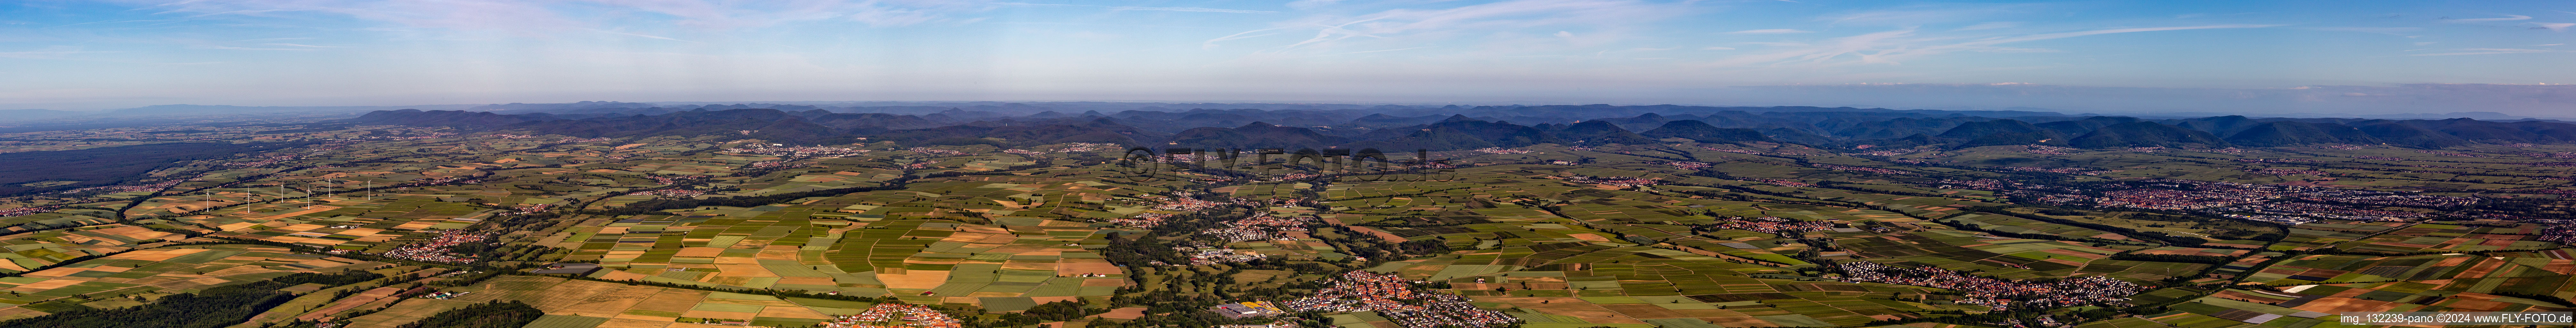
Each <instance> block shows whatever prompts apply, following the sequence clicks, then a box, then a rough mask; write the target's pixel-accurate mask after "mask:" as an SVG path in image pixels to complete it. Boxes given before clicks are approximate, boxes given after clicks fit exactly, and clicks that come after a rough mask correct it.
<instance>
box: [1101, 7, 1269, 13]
mask: <svg viewBox="0 0 2576 328" xmlns="http://www.w3.org/2000/svg"><path fill="white" fill-rule="evenodd" d="M1109 10H1119V11H1124V10H1145V11H1185V12H1202V13H1237V14H1264V13H1275V12H1276V11H1262V10H1241V9H1217V8H1199V7H1109Z"/></svg>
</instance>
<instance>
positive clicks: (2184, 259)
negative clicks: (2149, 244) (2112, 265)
mask: <svg viewBox="0 0 2576 328" xmlns="http://www.w3.org/2000/svg"><path fill="white" fill-rule="evenodd" d="M2110 259H2113V260H2122V261H2147V262H2174V263H2200V264H2227V263H2229V262H2235V261H2236V259H2235V258H2231V257H2225V256H2208V255H2176V254H2130V253H2120V254H2111V257H2110Z"/></svg>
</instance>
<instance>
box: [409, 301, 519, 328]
mask: <svg viewBox="0 0 2576 328" xmlns="http://www.w3.org/2000/svg"><path fill="white" fill-rule="evenodd" d="M543 316H546V311H545V310H539V309H537V307H534V306H528V304H527V303H519V301H510V302H508V303H502V302H497V301H496V302H488V303H483V304H475V305H467V306H465V307H462V308H457V309H455V310H447V312H439V313H438V314H436V315H431V316H429V317H428V318H423V319H420V321H413V322H412V323H406V324H402V325H401V326H394V327H396V328H519V327H520V326H526V325H528V322H530V321H537V317H543Z"/></svg>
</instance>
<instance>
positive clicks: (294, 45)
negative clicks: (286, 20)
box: [261, 43, 348, 48]
mask: <svg viewBox="0 0 2576 328" xmlns="http://www.w3.org/2000/svg"><path fill="white" fill-rule="evenodd" d="M261 44H265V45H272V46H288V47H306V48H348V47H343V46H317V45H310V44H295V43H261Z"/></svg>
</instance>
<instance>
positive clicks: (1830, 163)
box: [0, 127, 2576, 328]
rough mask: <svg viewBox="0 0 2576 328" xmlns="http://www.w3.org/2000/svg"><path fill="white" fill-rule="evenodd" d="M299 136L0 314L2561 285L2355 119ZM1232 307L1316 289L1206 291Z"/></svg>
mask: <svg viewBox="0 0 2576 328" xmlns="http://www.w3.org/2000/svg"><path fill="white" fill-rule="evenodd" d="M326 135H327V136H331V138H322V137H320V136H321V135H317V136H316V137H314V138H317V140H314V141H315V142H314V143H311V144H305V145H299V146H296V147H292V148H289V149H281V150H278V151H277V152H274V153H263V154H259V155H256V156H242V157H235V158H227V159H220V160H204V161H196V162H187V163H174V165H176V166H173V167H172V168H167V169H163V170H160V171H158V172H161V173H163V175H161V176H158V177H157V178H156V179H159V180H151V181H138V182H137V184H136V185H134V186H130V187H133V188H126V189H115V190H108V189H100V190H94V191H96V192H86V193H67V194H48V195H43V196H27V197H19V198H14V199H12V202H14V203H11V204H9V206H14V207H12V208H44V209H46V210H44V211H29V212H32V213H25V214H21V215H15V216H9V217H5V218H0V223H6V224H11V225H9V226H7V227H6V228H0V229H8V230H9V231H8V232H9V233H8V234H6V235H0V247H5V248H7V252H0V258H6V259H8V261H7V262H0V274H5V275H6V277H0V291H6V292H8V294H7V296H0V305H6V306H0V319H17V318H33V317H39V316H46V315H49V314H55V313H65V312H71V311H73V310H79V309H115V308H132V307H138V306H146V305H150V304H157V303H154V302H160V301H161V300H164V299H169V297H170V296H172V295H180V294H188V293H195V292H199V291H203V290H206V289H207V288H213V287H220V286H230V285H240V284H251V283H258V282H261V281H266V280H269V279H278V278H280V277H287V276H289V275H293V274H298V273H340V272H367V273H370V274H377V275H382V276H383V278H374V279H369V280H367V281H363V282H357V283H344V284H335V285H322V284H302V285H294V286H293V287H291V288H283V289H279V290H278V291H279V292H280V293H285V294H284V296H280V297H282V298H281V301H279V302H276V304H274V305H266V304H263V306H267V307H265V308H260V309H257V310H259V311H257V312H256V313H253V314H254V315H252V316H250V317H248V318H247V319H243V320H244V321H243V322H240V323H237V324H236V326H235V327H237V328H257V327H263V326H277V325H315V324H321V323H328V324H333V325H339V326H341V327H368V328H392V327H397V326H400V325H402V324H405V323H410V322H415V321H419V320H424V319H426V318H432V317H435V316H438V315H440V314H441V313H449V312H450V311H461V310H460V309H465V308H467V307H468V306H471V305H475V304H486V303H489V302H505V303H506V302H513V301H515V302H520V303H524V304H527V305H528V306H531V307H533V308H535V309H537V311H542V312H543V316H542V317H540V318H537V319H534V320H535V321H533V322H532V323H530V324H529V325H528V326H529V327H546V328H595V327H693V326H701V325H749V326H765V327H805V326H817V325H843V326H847V325H851V324H852V323H850V322H856V321H852V320H857V319H853V318H854V317H852V316H856V315H859V314H861V313H866V312H867V311H870V309H876V308H880V307H878V306H879V305H902V307H900V308H904V309H912V308H913V307H912V306H920V307H921V309H928V310H922V311H932V312H937V313H940V314H941V315H944V316H948V317H951V318H954V319H955V320H959V321H958V323H957V324H958V325H959V327H941V328H994V327H1029V326H1034V325H1038V324H1041V323H1045V324H1048V325H1050V327H1068V326H1079V327H1103V328H1115V327H1161V326H1172V325H1177V326H1213V325H1224V324H1256V325H1257V324H1279V325H1296V326H1297V327H1322V326H1336V327H1348V328H1432V327H1428V326H1426V327H1413V326H1422V325H1434V326H1436V325H1439V324H1452V325H1456V324H1470V325H1490V326H1499V325H1504V324H1513V325H1519V326H1523V327H1553V328H1586V327H1602V326H1607V327H1622V328H1654V327H1688V328H1714V327H1877V326H1890V325H1906V326H1909V327H1917V328H1955V327H1970V326H1976V327H1988V326H1993V327H2009V326H2016V325H2018V326H2022V327H2062V326H2076V327H2086V328H2099V327H2111V328H2146V327H2172V326H2181V327H2208V328H2233V327H2252V326H2271V327H2281V328H2306V327H2310V326H2313V325H2316V324H2320V323H2323V322H2332V321H2334V320H2335V319H2337V318H2336V317H2334V316H2333V315H2322V314H2321V313H2337V312H2340V311H2414V310H2423V311H2442V310H2455V311H2544V310H2557V309H2565V308H2566V306H2568V305H2569V304H2562V303H2557V302H2563V300H2559V299H2561V298H2565V297H2570V296H2576V294H2570V293H2569V292H2566V291H2569V290H2576V287H2570V286H2566V285H2567V283H2568V281H2567V278H2566V277H2567V276H2569V275H2571V274H2576V271H2571V269H2569V268H2571V267H2576V266H2571V265H2569V264H2568V263H2569V262H2568V261H2570V260H2569V259H2570V258H2571V256H2570V255H2569V254H2568V253H2567V251H2566V250H2564V249H2563V248H2561V246H2562V244H2560V243H2561V242H2564V241H2566V240H2567V239H2566V237H2567V236H2568V235H2569V234H2570V233H2571V232H2570V231H2568V230H2564V229H2555V228H2552V227H2553V226H2552V225H2551V224H2555V223H2557V222H2559V221H2549V220H2554V219H2551V218H2553V216H2551V215H2560V214H2563V210H2561V208H2563V207H2561V206H2559V205H2561V204H2560V203H2558V198H2556V197H2558V196H2561V195H2566V194H2567V193H2564V192H2559V191H2557V190H2560V189H2558V188H2559V187H2555V186H2554V185H2555V184H2558V183H2563V182H2564V181H2565V180H2551V179H2541V178H2509V177H2510V176H2503V175H2485V176H2481V175H2476V174H2471V173H2469V172H2452V173H2427V172H2430V171H2428V170H2427V169H2428V168H2425V167H2417V166H2403V167H2409V168H2408V169H2404V170H2412V171H2417V172H2398V171H2394V170H2398V169H2395V168H2396V167H2400V166H2390V165H2393V164H2398V163H2415V162H2427V163H2450V164H2461V165H2468V164H2464V163H2460V162H2461V159H2459V158H2450V159H2446V160H2451V161H2450V162H2432V161H2418V160H2412V159H2425V160H2431V159H2436V158H2438V157H2440V156H2449V155H2434V154H2431V153H2416V152H2412V151H2398V150H2392V149H2379V148H2370V147H2359V146H2356V147H2358V148H2362V149H2359V150H2355V149H2340V148H2322V147H2306V146H2301V147H2268V148H2257V149H2240V150H2237V151H2222V150H2219V149H2197V150H2192V149H2172V150H2155V151H2121V150H2098V149H2097V150H2083V149H2075V150H2057V149H2050V148H2034V147H2025V146H1984V147H1967V148H1957V149H1940V148H1938V147H1930V148H1922V149H1913V150H1911V151H1907V152H1902V153H1896V154H1893V155H1885V154H1882V155H1872V154H1867V153H1852V154H1845V153H1843V152H1847V151H1857V150H1858V149H1837V148H1831V147H1826V146H1809V145H1800V144H1790V143H1778V142H1730V143H1706V142H1681V141H1674V143H1672V144H1659V145H1624V144H1622V145H1592V146H1583V145H1567V144H1554V143H1549V144H1537V145H1530V146H1525V147H1512V148H1502V147H1497V148H1493V149H1486V150H1478V151H1443V152H1436V153H1435V152H1428V151H1426V152H1424V153H1423V154H1425V156H1435V157H1440V158H1441V160H1443V161H1446V162H1432V161H1427V160H1426V161H1421V162H1411V163H1401V162H1399V163H1394V164H1388V165H1378V166H1372V167H1367V168H1363V167H1360V166H1356V165H1341V164H1333V163H1332V162H1317V161H1316V160H1314V159H1307V160H1306V161H1305V162H1296V163H1286V162H1285V161H1284V160H1281V159H1279V158H1272V160H1273V161H1271V162H1252V161H1245V162H1221V161H1204V160H1202V161H1190V160H1174V159H1171V158H1173V157H1164V160H1162V161H1159V162H1156V161H1150V159H1153V158H1150V157H1142V156H1136V157H1131V156H1129V154H1128V153H1122V152H1121V151H1128V150H1130V149H1126V148H1117V147H1109V146H1100V145H1098V144H1091V143H1071V142H1066V143H1036V144H1021V143H989V142H988V143H976V142H963V143H952V144H927V143H922V142H905V141H889V140H883V139H880V140H864V139H847V140H834V141H833V142H834V143H828V144H820V145H798V146H791V145H787V144H786V143H784V142H772V141H770V140H763V139H756V138H747V137H741V136H742V135H743V134H734V135H726V134H707V135H695V136H689V135H656V136H634V137H620V138H598V137H573V136H564V135H545V134H515V133H456V132H449V131H440V130H422V129H416V128H400V127H372V128H370V127H348V128H347V129H346V130H344V131H339V132H332V133H328V134H326ZM979 140H980V139H979ZM2551 147H2556V146H2551ZM2566 150H2568V151H2576V149H2566ZM1147 151H1152V150H1151V149H1147ZM2460 151H2478V152H2479V153H2478V154H2485V155H2481V156H2491V157H2486V158H2490V159H2493V158H2505V157H2509V156H2530V155H2529V154H2520V155H2517V154H2519V153H2509V152H2506V151H2504V150H2500V149H2466V150H2460ZM2409 154H2412V155H2409ZM1237 155H1255V156H1257V155H1260V154H1255V153H1252V152H1249V151H1246V152H1243V153H1241V154H1237ZM2353 156H2371V157H2372V158H2412V159H2410V160H2402V161H2392V160H2382V159H2369V158H2361V157H2353ZM2452 157H2458V156H2452ZM1140 158H1141V159H1146V160H1139V159H1140ZM2266 158H2268V159H2271V160H2264V161H2263V162H2246V161H2239V160H2253V159H2266ZM1353 160H1356V159H1353ZM2292 160H2299V161H2292ZM2521 160H2524V161H2527V160H2531V159H2521ZM2300 161H2313V162H2300ZM1225 163H1233V164H1225ZM2247 163H2253V164H2263V165H2262V166H2263V167H2260V168H2255V167H2252V166H2251V164H2247ZM2296 163H2311V164H2313V165H2310V164H2296ZM2507 163H2509V162H2503V161H2499V162H2496V163H2486V164H2478V165H2495V166H2498V167H2497V168H2496V170H2505V169H2506V168H2504V167H2503V166H2504V165H2507ZM1158 165H1159V166H1158ZM1372 165H1377V164H1372ZM2446 165H2448V164H2446ZM2240 166H2243V167H2240ZM1155 167H1160V168H1155ZM1390 167H1392V168H1390ZM2374 168H2375V169H2374ZM2248 170H2252V171H2248ZM2513 170H2522V171H2533V172H2541V171H2548V170H2554V169H2548V168H2513ZM2309 171H2315V172H2321V173H2324V174H2328V175H2317V174H2311V173H2307V172H2309ZM2262 172H2271V173H2262ZM2446 172H2448V171H2446ZM2549 172H2555V171H2549ZM2257 173H2261V174H2257ZM2272 173H2280V174H2272ZM2489 173H2494V172H2489ZM2535 174H2537V173H2535ZM2327 178H2333V179H2327ZM146 182H148V183H146ZM128 189H130V190H128ZM2477 190H2487V191H2477ZM2507 205H2510V206H2507ZM2526 205H2528V206H2526ZM1353 272H1365V274H1353ZM2050 288H2056V289H2053V290H2050V291H2051V292H2049V293H2043V294H2040V295H2033V294H2031V293H2029V292H2028V291H2026V290H2025V291H2014V290H2015V289H2050ZM1355 291H1366V292H1355ZM1327 292H1330V293H1341V294H1333V295H1331V296H1332V297H1330V299H1331V301H1326V300H1324V299H1326V298H1316V296H1315V295H1317V294H1318V293H1327ZM2017 293H2018V294H2017ZM1296 300H1308V301H1305V303H1294V302H1295V301H1296ZM1246 302H1250V303H1253V304H1256V305H1258V304H1265V303H1261V302H1274V303H1267V304H1287V306H1289V307H1291V308H1300V307H1302V308H1310V309H1331V310H1330V311H1315V312H1313V313H1306V312H1304V311H1278V312H1282V313H1267V314H1261V315H1253V316H1245V317H1240V318H1237V317H1230V316H1231V315H1232V314H1240V313H1231V314H1229V313H1219V312H1216V310H1211V308H1213V307H1216V306H1218V305H1220V304H1245V303H1246ZM1332 302H1347V303H1348V304H1342V303H1332ZM1327 303H1331V304H1327ZM1263 306H1269V305H1263ZM886 308H896V307H886ZM1422 318H1442V319H1437V320H1435V319H1422ZM1439 320H1450V321H1439ZM2258 321H2259V322H2258ZM878 322H881V321H878ZM916 322H920V321H916ZM1439 322H1447V323H1439Z"/></svg>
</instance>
